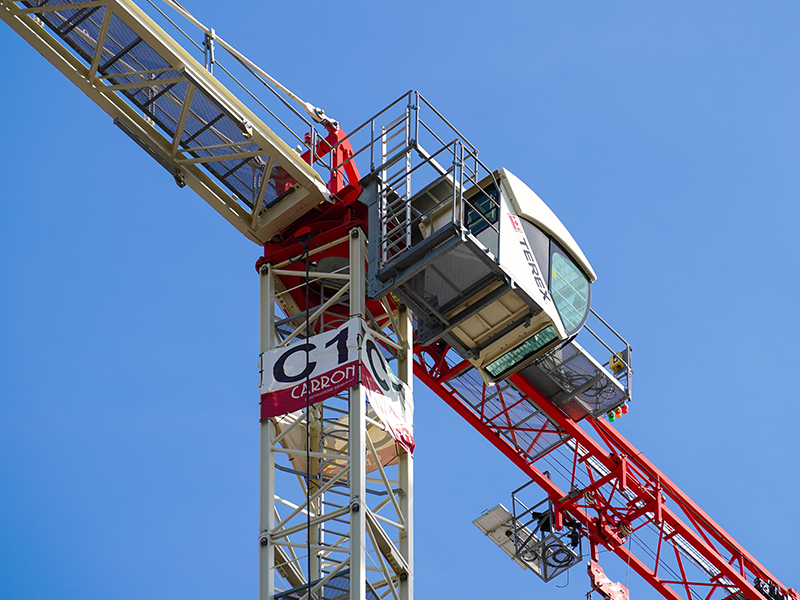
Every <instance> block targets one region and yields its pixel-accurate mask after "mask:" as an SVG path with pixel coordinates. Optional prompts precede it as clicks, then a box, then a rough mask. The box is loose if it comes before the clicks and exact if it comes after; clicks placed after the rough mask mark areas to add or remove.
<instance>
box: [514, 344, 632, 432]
mask: <svg viewBox="0 0 800 600" xmlns="http://www.w3.org/2000/svg"><path fill="white" fill-rule="evenodd" d="M532 367H533V368H530V367H526V368H525V369H523V370H522V375H523V376H524V377H525V378H526V379H528V380H529V381H530V382H531V383H533V384H534V385H536V386H537V387H539V388H540V389H542V388H543V387H545V386H542V385H540V383H539V381H540V380H541V379H542V377H547V378H549V380H550V381H551V382H552V383H555V384H556V385H557V386H558V391H557V392H556V393H554V394H552V395H551V399H552V400H553V401H554V402H555V403H556V404H558V405H559V406H561V407H562V408H563V409H564V410H565V411H566V412H567V414H569V415H570V416H571V417H572V418H574V419H577V418H583V417H585V416H586V415H587V414H592V415H594V416H595V417H599V416H600V415H602V414H605V413H607V412H608V411H610V410H613V409H614V408H616V407H617V406H619V405H620V404H622V403H623V402H624V401H625V399H626V398H627V393H626V391H625V389H624V388H623V387H622V385H621V384H620V383H619V382H618V381H617V380H616V379H614V378H613V377H612V376H611V375H610V374H609V373H608V372H606V370H605V369H603V368H602V367H601V366H600V365H598V364H597V363H596V362H595V361H593V360H592V359H591V358H590V357H589V355H588V354H587V353H586V352H585V351H584V350H583V348H581V347H580V346H579V345H578V344H577V343H575V342H574V341H573V342H570V343H569V344H566V345H564V346H563V347H561V348H558V349H557V350H555V351H553V352H549V353H547V354H545V355H544V356H542V357H540V358H538V359H537V360H536V361H534V364H533V365H532ZM593 379H597V381H594V382H593V383H591V385H590V386H589V387H588V388H587V389H585V390H583V391H581V392H580V393H579V394H577V395H576V396H575V398H573V399H569V396H572V395H574V394H575V392H576V391H579V390H580V389H581V388H582V387H584V386H586V385H587V384H589V383H590V382H591V381H592V380H593Z"/></svg>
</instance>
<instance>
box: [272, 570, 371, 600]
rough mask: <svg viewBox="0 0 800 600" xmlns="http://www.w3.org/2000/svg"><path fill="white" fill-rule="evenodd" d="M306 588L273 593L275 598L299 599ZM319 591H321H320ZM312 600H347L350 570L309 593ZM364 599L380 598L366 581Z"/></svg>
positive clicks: (305, 591)
mask: <svg viewBox="0 0 800 600" xmlns="http://www.w3.org/2000/svg"><path fill="white" fill-rule="evenodd" d="M307 592H308V588H306V587H305V586H303V587H299V588H295V589H293V590H289V591H288V592H284V593H282V594H275V600H300V598H302V597H304V596H306V594H307ZM320 592H321V593H320ZM311 597H312V598H313V599H314V600H348V599H349V598H350V571H348V570H345V571H342V572H340V573H338V574H337V575H335V576H334V577H331V578H330V579H329V580H328V582H327V583H326V584H325V585H324V586H322V589H321V590H318V591H317V592H315V593H312V594H311ZM364 597H365V598H366V600H380V596H378V594H376V593H375V590H374V588H373V587H372V586H371V585H370V584H369V582H367V593H366V595H365V596H364Z"/></svg>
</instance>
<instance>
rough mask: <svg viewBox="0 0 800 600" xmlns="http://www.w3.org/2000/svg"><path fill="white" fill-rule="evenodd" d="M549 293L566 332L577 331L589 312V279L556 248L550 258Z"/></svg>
mask: <svg viewBox="0 0 800 600" xmlns="http://www.w3.org/2000/svg"><path fill="white" fill-rule="evenodd" d="M550 293H552V294H553V300H554V301H555V303H556V309H557V310H558V314H559V315H560V316H561V320H562V321H563V322H564V328H565V329H566V330H567V334H569V335H571V334H573V333H575V332H576V331H578V329H580V328H581V326H582V325H583V322H584V321H585V320H586V315H587V313H588V312H589V279H588V278H587V277H586V275H584V274H583V273H582V272H581V270H580V269H578V267H577V266H575V263H573V262H572V260H571V259H570V258H569V257H568V256H567V255H566V254H564V253H563V252H562V251H561V250H560V249H558V248H553V252H552V255H551V258H550Z"/></svg>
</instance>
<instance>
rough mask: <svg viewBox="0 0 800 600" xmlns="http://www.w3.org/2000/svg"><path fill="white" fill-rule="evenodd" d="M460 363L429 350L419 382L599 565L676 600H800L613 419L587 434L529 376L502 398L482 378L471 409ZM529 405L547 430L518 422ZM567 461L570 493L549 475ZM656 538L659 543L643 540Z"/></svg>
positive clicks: (418, 368) (422, 357) (593, 422)
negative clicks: (631, 541)
mask: <svg viewBox="0 0 800 600" xmlns="http://www.w3.org/2000/svg"><path fill="white" fill-rule="evenodd" d="M452 355H453V353H452V352H451V351H448V349H447V348H446V347H443V346H438V347H435V348H420V349H418V351H417V353H416V361H415V370H414V373H415V374H416V375H417V377H418V378H419V379H420V380H421V381H422V382H423V383H424V384H425V385H426V386H427V387H428V388H430V389H431V390H433V391H434V392H435V393H436V394H437V395H438V396H439V397H440V398H441V399H442V400H444V401H445V402H446V403H447V404H448V405H449V406H450V407H451V408H453V409H454V410H455V411H456V412H457V413H458V414H459V415H460V416H461V417H463V418H464V419H465V420H466V421H467V422H468V423H469V424H470V425H472V426H473V427H474V428H475V429H476V430H477V431H479V432H480V433H481V435H483V436H484V437H485V438H486V439H487V440H488V441H489V442H491V443H492V444H493V445H494V446H495V447H496V448H497V449H498V450H500V451H501V452H502V453H503V454H504V455H505V456H506V457H507V458H508V459H509V460H510V461H511V462H513V463H514V464H515V465H516V466H517V467H519V468H520V469H521V470H522V471H523V472H524V473H525V475H526V476H528V477H530V478H531V480H533V481H534V482H535V483H536V484H537V485H538V486H539V487H541V488H542V490H544V491H545V492H546V494H547V496H548V497H549V499H550V500H551V501H552V502H553V503H554V508H555V515H556V523H555V525H556V528H557V529H560V528H561V527H563V525H564V521H565V519H572V520H574V521H577V522H578V523H580V526H581V527H580V531H581V533H582V535H583V536H585V538H586V539H587V540H588V541H589V543H590V546H591V554H592V559H593V560H595V561H596V560H597V559H598V550H599V549H600V548H605V549H607V550H610V551H612V552H614V553H615V554H616V555H617V556H619V557H620V558H621V559H622V560H623V561H624V562H625V563H627V564H629V565H630V567H631V568H632V569H634V570H635V571H636V572H637V573H638V574H639V575H640V576H641V577H642V578H643V579H644V580H645V581H647V582H648V583H649V584H650V585H652V586H653V588H655V589H656V590H657V591H658V592H659V593H661V594H662V595H663V596H664V597H665V598H669V599H671V600H679V599H681V598H685V599H687V600H692V599H693V598H705V599H709V598H712V597H721V598H742V597H745V598H751V599H756V598H760V597H762V594H761V593H759V592H758V591H757V590H756V587H755V585H756V584H757V583H758V581H759V580H760V581H762V582H765V581H771V582H772V583H773V585H775V586H778V588H779V589H780V593H781V594H782V595H788V596H790V597H792V598H797V597H798V594H797V592H796V591H795V590H793V589H788V588H787V587H786V586H784V585H783V584H781V583H780V582H778V580H777V579H776V578H775V576H773V575H772V574H771V573H770V572H769V571H768V570H767V569H766V568H765V567H764V566H763V565H761V563H759V562H758V561H757V560H756V559H755V558H754V557H753V556H751V555H750V554H749V553H748V552H747V551H746V550H745V549H744V548H743V547H742V546H741V545H740V544H738V543H737V542H736V540H734V539H733V538H732V537H731V536H730V535H729V534H728V533H727V532H726V531H725V530H724V529H722V528H721V527H720V526H719V525H718V524H717V523H715V522H714V520H713V519H712V518H711V517H709V516H708V515H707V514H706V513H705V512H704V511H703V510H702V509H701V508H700V507H699V506H697V504H695V503H694V502H693V501H692V500H691V498H689V497H688V496H687V495H686V494H685V493H684V492H683V491H682V490H681V489H680V488H679V487H678V486H676V485H675V484H674V483H673V482H672V481H670V479H669V478H668V477H666V476H665V475H664V474H663V473H661V471H659V470H658V468H656V466H655V465H653V464H652V463H651V462H650V461H649V460H647V458H645V457H644V455H643V454H642V453H641V452H639V450H637V449H636V448H635V447H634V446H633V445H632V444H631V443H630V442H629V441H628V440H626V439H625V438H624V437H623V436H622V435H621V434H620V433H619V432H618V431H616V430H615V429H614V428H613V426H612V425H610V424H609V423H608V422H607V421H606V420H605V419H602V418H601V419H594V418H587V419H584V420H583V421H582V422H583V423H585V424H587V425H588V428H587V429H584V428H583V427H581V426H580V425H579V424H578V423H576V422H575V421H574V420H572V419H571V418H570V417H568V416H567V415H566V414H565V413H564V412H562V411H561V410H560V409H559V408H558V407H557V406H556V405H555V404H554V403H553V402H552V401H551V400H549V399H548V398H547V397H545V396H544V395H543V394H542V393H541V392H540V391H539V390H538V389H536V388H535V387H534V386H532V385H531V384H530V383H529V382H528V381H527V380H526V379H525V378H524V377H522V376H521V375H520V374H516V375H512V376H511V378H510V381H509V382H507V383H506V385H504V386H497V387H498V388H501V389H499V390H495V391H492V388H489V387H488V386H487V385H486V384H485V383H479V382H478V381H479V378H474V377H473V383H475V388H476V391H478V392H479V393H478V394H477V395H476V396H477V398H478V401H477V403H473V402H470V401H469V396H468V395H466V394H464V392H463V389H464V386H463V385H459V384H457V383H454V382H455V381H456V380H457V379H458V378H461V377H462V376H463V374H464V373H465V372H468V371H469V369H470V367H469V364H468V363H467V361H461V360H458V359H457V358H454V357H453V356H452ZM529 402H530V403H532V404H534V405H535V406H536V408H538V409H539V411H540V412H541V415H540V419H539V421H538V427H537V426H534V427H532V426H531V425H530V420H528V421H527V422H525V423H520V424H518V423H516V422H515V417H514V409H515V408H516V407H519V406H520V405H522V404H523V403H529ZM554 433H557V434H558V435H559V436H560V441H559V442H558V444H557V445H555V446H554V447H552V448H549V449H548V450H547V451H545V452H542V453H539V454H535V452H534V448H535V447H536V444H537V441H538V440H539V439H541V437H542V436H543V435H552V434H554ZM531 437H533V442H531V441H530V440H531ZM559 452H560V454H561V458H562V462H563V464H564V465H565V466H567V467H568V470H567V472H565V473H564V476H563V477H562V481H563V483H562V485H558V483H556V482H555V481H554V478H553V477H552V476H548V475H547V474H545V472H544V471H545V469H544V468H541V466H542V465H543V464H546V463H547V461H548V459H552V458H553V457H554V455H555V454H556V453H559ZM646 529H649V530H650V532H649V533H650V534H651V535H649V536H645V535H641V536H639V535H637V534H638V533H640V532H641V533H642V534H644V533H645V530H646ZM630 536H637V538H638V539H639V540H640V546H639V547H640V549H641V552H639V551H634V550H632V549H631V546H630V545H626V543H627V541H628V538H629V537H630Z"/></svg>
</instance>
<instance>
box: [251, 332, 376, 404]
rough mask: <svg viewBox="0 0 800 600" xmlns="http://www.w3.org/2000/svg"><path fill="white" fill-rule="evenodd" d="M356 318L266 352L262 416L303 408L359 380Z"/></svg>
mask: <svg viewBox="0 0 800 600" xmlns="http://www.w3.org/2000/svg"><path fill="white" fill-rule="evenodd" d="M360 329H361V324H360V322H359V319H357V318H356V319H350V320H349V321H348V322H347V323H345V324H344V325H342V326H341V327H339V328H337V329H334V330H333V331H326V332H325V333H320V334H319V335H315V336H313V337H310V338H308V340H306V341H305V342H300V343H296V344H290V345H289V346H284V347H282V348H275V349H274V350H270V351H269V352H265V353H264V355H263V356H262V370H261V386H260V388H261V419H269V418H270V417H275V416H277V415H282V414H285V413H289V412H294V411H296V410H300V409H301V408H305V406H306V392H307V391H308V392H309V394H308V395H309V402H310V403H311V404H315V403H317V402H322V401H323V400H325V399H326V398H330V397H331V396H333V395H334V394H338V393H339V392H341V391H343V390H346V389H348V388H351V387H353V386H354V385H356V384H357V383H358V380H359V373H358V334H359V331H360Z"/></svg>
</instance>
